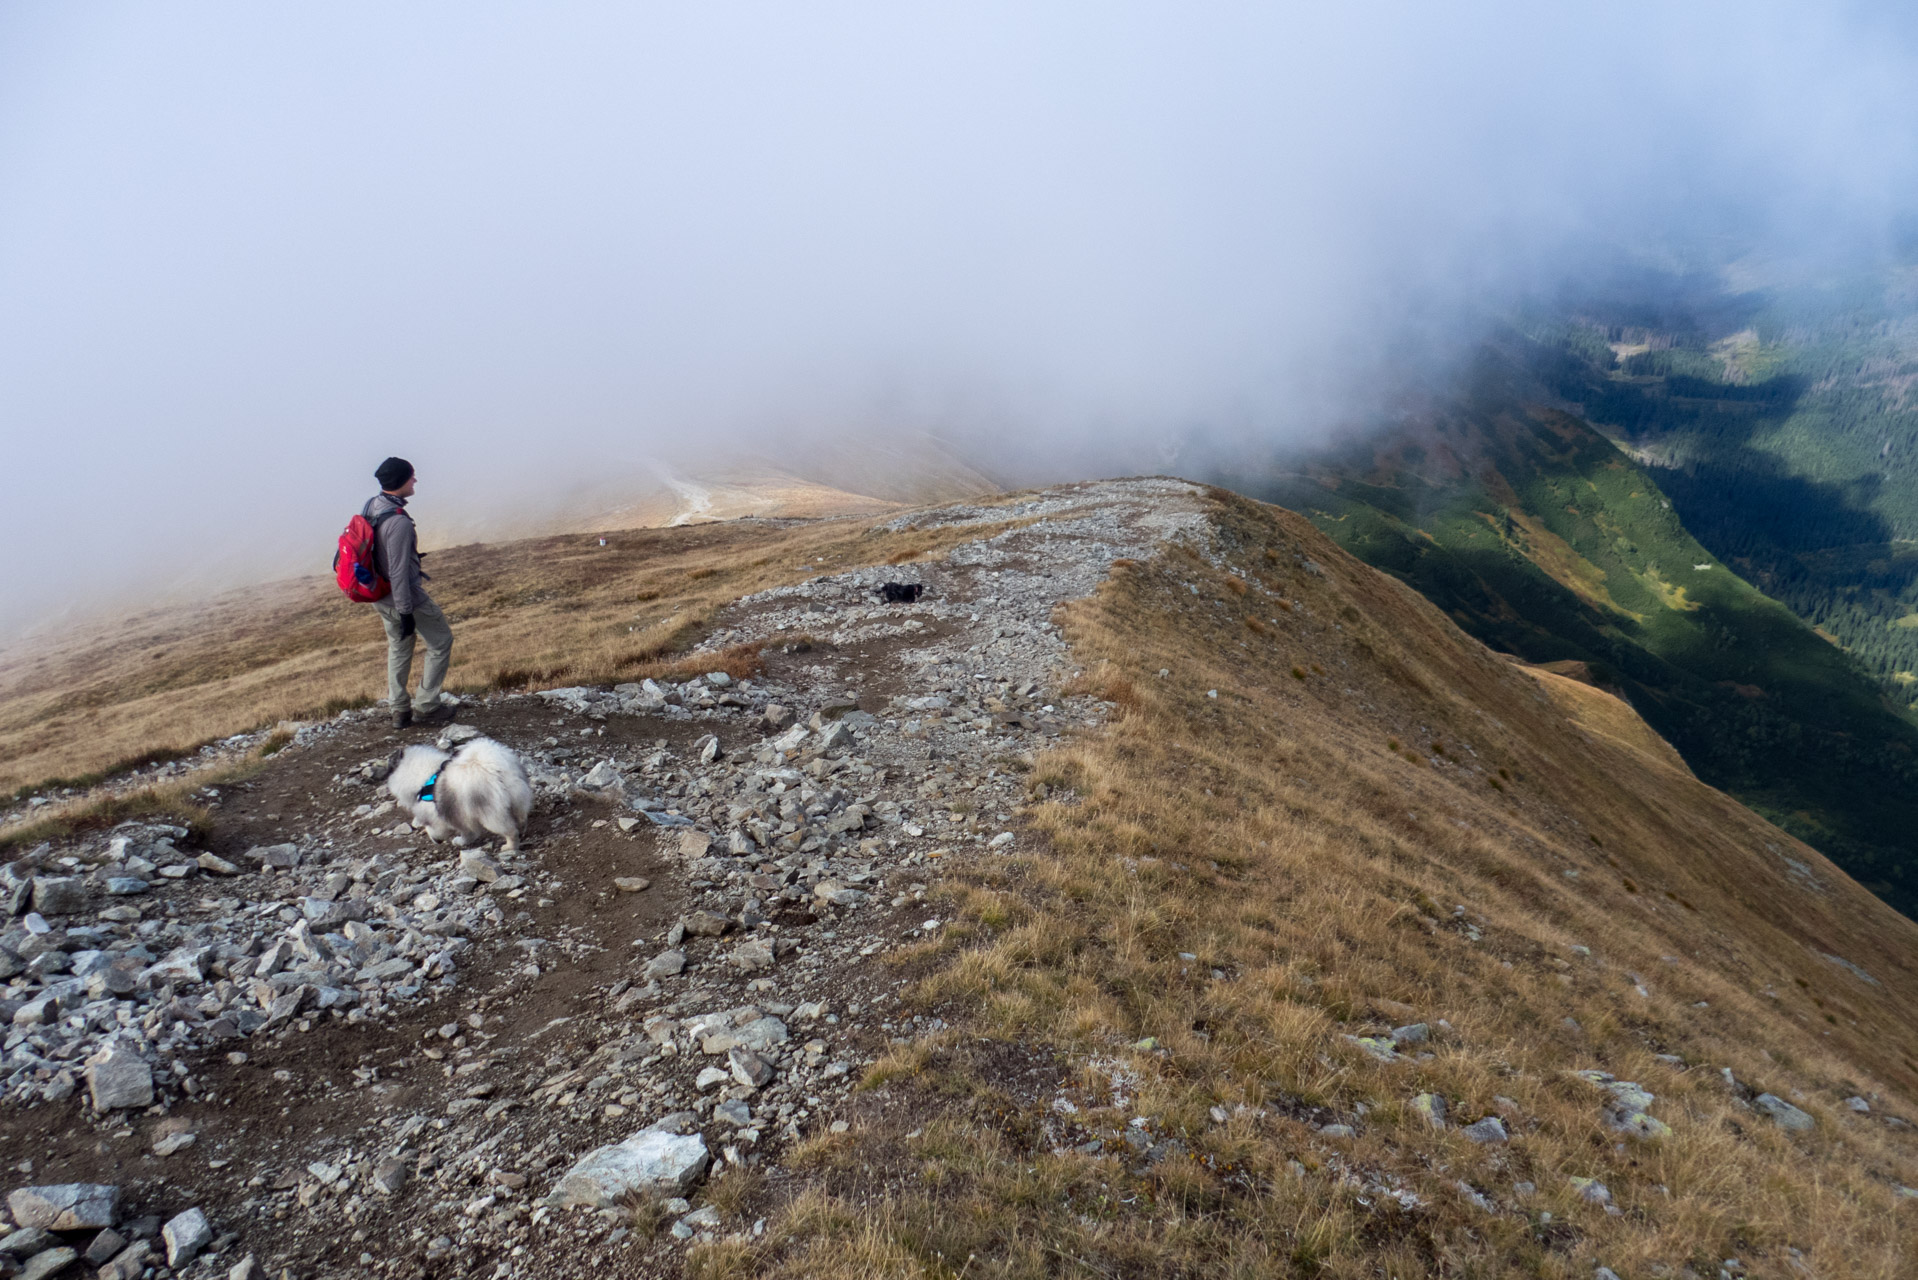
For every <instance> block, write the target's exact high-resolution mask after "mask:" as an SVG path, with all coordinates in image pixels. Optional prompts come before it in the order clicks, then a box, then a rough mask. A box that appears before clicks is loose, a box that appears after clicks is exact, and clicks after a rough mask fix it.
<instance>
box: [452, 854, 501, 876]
mask: <svg viewBox="0 0 1918 1280" xmlns="http://www.w3.org/2000/svg"><path fill="white" fill-rule="evenodd" d="M460 870H461V871H463V872H465V873H466V874H467V875H469V876H471V877H473V879H475V880H477V881H479V882H480V883H481V884H492V883H493V882H494V881H495V880H497V879H499V877H500V869H499V863H497V862H495V861H493V860H492V859H491V858H489V857H487V856H486V855H485V854H483V853H481V852H480V851H479V850H478V849H462V850H460Z"/></svg>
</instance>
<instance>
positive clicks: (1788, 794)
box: [1244, 354, 1918, 912]
mask: <svg viewBox="0 0 1918 1280" xmlns="http://www.w3.org/2000/svg"><path fill="white" fill-rule="evenodd" d="M1486 360H1487V363H1488V365H1494V364H1495V357H1494V356H1493V355H1489V354H1488V355H1487V357H1486ZM1514 377H1515V375H1509V374H1508V373H1507V372H1506V371H1503V370H1500V369H1498V368H1496V367H1492V368H1490V369H1489V371H1487V372H1486V373H1485V375H1484V377H1483V378H1482V379H1481V383H1480V385H1479V386H1478V387H1477V389H1476V390H1475V392H1474V393H1473V395H1472V396H1471V397H1469V398H1467V399H1465V400H1462V401H1461V402H1460V403H1459V404H1458V405H1455V406H1451V407H1449V408H1447V409H1445V410H1443V411H1435V412H1434V413H1432V414H1431V415H1429V416H1426V417H1424V418H1421V419H1419V420H1417V421H1414V422H1408V423H1406V424H1403V425H1402V426H1401V427H1400V428H1398V429H1396V430H1395V431H1393V432H1389V433H1386V434H1385V435H1383V436H1380V437H1376V438H1373V439H1370V440H1367V441H1365V442H1363V443H1362V444H1355V445H1354V446H1353V447H1352V448H1350V449H1349V450H1346V451H1344V452H1342V453H1336V454H1327V455H1325V456H1323V457H1321V458H1319V459H1317V460H1316V461H1314V462H1312V463H1311V464H1309V465H1307V466H1304V467H1301V468H1299V469H1296V470H1293V471H1291V472H1289V473H1278V472H1275V473H1273V474H1271V475H1268V476H1263V477H1257V478H1254V479H1252V480H1250V481H1249V482H1248V483H1247V484H1246V485H1245V486H1244V487H1245V489H1246V490H1247V491H1249V492H1255V493H1256V494H1257V495H1258V496H1261V497H1266V498H1271V499H1273V500H1275V501H1279V502H1282V503H1284V504H1285V505H1287V506H1290V507H1292V508H1294V509H1296V510H1298V511H1300V512H1302V513H1304V514H1307V515H1310V516H1312V517H1313V518H1314V520H1316V521H1317V522H1318V523H1319V525H1320V527H1321V528H1323V529H1324V530H1325V531H1326V532H1327V533H1329V534H1330V535H1331V536H1332V537H1333V538H1334V539H1336V540H1337V541H1338V543H1339V544H1340V545H1341V546H1343V547H1344V548H1346V549H1347V550H1348V551H1351V552H1353V553H1354V554H1356V555H1358V556H1360V557H1361V558H1363V559H1364V560H1365V561H1366V562H1367V563H1369V564H1372V565H1374V566H1376V567H1378V568H1381V569H1385V570H1386V571H1388V572H1390V573H1393V574H1395V575H1397V576H1399V577H1401V578H1403V579H1404V580H1405V581H1407V582H1409V583H1411V584H1412V585H1414V586H1416V587H1417V588H1418V589H1419V590H1420V591H1421V592H1422V593H1424V594H1425V595H1426V596H1427V597H1428V598H1429V599H1431V600H1432V601H1433V602H1435V603H1436V604H1437V605H1438V606H1439V607H1440V608H1441V609H1443V610H1445V611H1446V612H1447V613H1448V614H1449V615H1451V617H1452V618H1453V619H1454V620H1456V621H1457V622H1458V623H1459V625H1460V626H1462V627H1464V628H1465V629H1466V630H1468V631H1470V632H1471V633H1472V634H1473V635H1475V636H1477V637H1478V638H1479V639H1481V640H1483V641H1485V642H1486V643H1487V644H1490V645H1493V646H1494V647H1496V648H1499V649H1502V650H1505V651H1507V652H1511V653H1516V654H1519V655H1520V656H1522V657H1524V658H1526V659H1527V660H1529V661H1532V662H1541V663H1542V662H1551V661H1554V660H1574V661H1580V662H1584V663H1587V664H1590V665H1591V667H1592V668H1593V670H1594V673H1595V674H1599V675H1601V676H1602V678H1603V680H1604V681H1605V682H1607V683H1610V684H1613V685H1614V686H1615V687H1617V688H1619V689H1620V690H1622V691H1624V692H1625V694H1626V695H1627V696H1628V697H1629V698H1630V700H1631V702H1632V704H1633V706H1634V707H1636V708H1637V709H1638V710H1639V711H1640V712H1641V713H1642V714H1643V715H1644V717H1645V718H1646V720H1648V721H1649V722H1650V723H1651V724H1652V726H1653V727H1654V728H1655V729H1656V730H1657V731H1658V732H1659V733H1660V734H1661V735H1663V736H1664V737H1665V738H1667V739H1668V740H1669V741H1670V742H1671V743H1672V745H1673V746H1675V747H1676V748H1678V750H1679V752H1680V753H1681V754H1683V755H1684V757H1685V759H1686V760H1687V761H1688V762H1689V763H1690V764H1691V766H1692V768H1693V769H1695V770H1696V771H1697V772H1698V774H1699V776H1700V777H1702V778H1704V779H1705V780H1706V781H1708V782H1710V783H1711V784H1712V785H1714V786H1718V787H1723V788H1724V789H1725V790H1727V791H1729V792H1731V793H1732V794H1734V795H1736V796H1737V797H1738V798H1739V799H1740V800H1741V801H1743V802H1744V803H1746V804H1748V805H1750V806H1752V807H1753V808H1755V809H1757V810H1759V811H1760V812H1761V813H1763V814H1765V816H1766V817H1768V818H1770V819H1772V820H1773V821H1774V822H1777V823H1778V824H1780V825H1781V826H1783V827H1785V828H1786V829H1788V830H1790V831H1791V832H1792V833H1793V834H1794V835H1797V836H1800V837H1802V838H1803V839H1806V840H1808V841H1810V842H1811V843H1812V844H1814V845H1817V846H1818V847H1819V848H1820V849H1821V850H1823V851H1824V852H1825V853H1827V854H1829V855H1830V856H1831V857H1832V858H1833V859H1834V860H1836V861H1837V862H1838V863H1839V864H1840V865H1842V866H1844V867H1845V868H1846V870H1847V871H1849V872H1850V873H1851V874H1852V875H1853V876H1854V877H1856V878H1857V879H1858V880H1859V881H1861V882H1862V883H1864V884H1866V885H1868V886H1869V887H1871V889H1872V890H1873V891H1874V892H1876V893H1878V894H1880V895H1881V896H1883V897H1884V898H1885V899H1886V900H1887V901H1890V902H1891V903H1893V904H1894V905H1896V906H1898V907H1899V908H1901V909H1902V910H1905V911H1907V912H1914V911H1918V838H1914V834H1913V833H1914V831H1918V724H1914V723H1913V722H1912V720H1911V719H1910V718H1909V717H1908V716H1907V715H1905V714H1904V713H1903V712H1902V710H1901V709H1900V708H1899V707H1896V706H1894V705H1892V704H1891V702H1890V701H1888V700H1887V698H1886V696H1885V694H1884V691H1883V689H1882V688H1881V687H1880V686H1879V684H1878V683H1877V681H1876V680H1874V679H1873V678H1872V677H1871V675H1870V674H1869V673H1868V672H1867V671H1865V670H1864V669H1863V668H1862V667H1861V666H1859V664H1858V663H1857V662H1856V661H1854V660H1853V659H1852V658H1851V657H1850V656H1849V655H1848V654H1846V653H1845V652H1844V651H1843V650H1841V649H1839V648H1838V647H1837V646H1835V645H1833V644H1830V643H1828V642H1827V641H1826V640H1824V639H1822V638H1820V636H1819V635H1818V634H1817V633H1816V632H1814V631H1813V630H1812V629H1811V627H1809V626H1808V625H1806V624H1805V623H1804V622H1802V621H1801V620H1799V619H1798V618H1797V617H1796V616H1795V615H1793V614H1792V613H1791V611H1790V610H1789V609H1787V608H1786V607H1785V606H1784V605H1782V604H1780V603H1778V602H1777V601H1775V600H1772V599H1770V598H1769V597H1767V596H1765V595H1763V594H1762V593H1760V592H1759V591H1758V590H1756V589H1755V588H1753V587H1752V586H1751V585H1750V584H1749V583H1747V582H1745V581H1744V580H1743V579H1741V578H1739V577H1738V576H1737V575H1736V574H1735V573H1734V572H1733V571H1732V570H1731V569H1729V568H1728V567H1727V566H1726V565H1725V564H1724V563H1723V562H1721V561H1720V560H1718V559H1717V558H1716V557H1715V556H1713V555H1712V554H1711V553H1710V552H1708V551H1706V550H1705V548H1704V547H1702V546H1700V545H1699V544H1698V542H1697V541H1695V540H1694V539H1693V538H1692V536H1691V534H1690V533H1689V532H1688V531H1687V530H1686V528H1685V526H1684V525H1683V524H1682V523H1681V522H1680V520H1679V517H1678V515H1677V513H1676V512H1674V510H1673V509H1672V504H1671V503H1670V502H1669V501H1667V500H1666V497H1665V495H1664V494H1663V493H1661V492H1660V490H1659V488H1658V485H1657V484H1656V483H1655V482H1654V481H1653V479H1652V477H1651V476H1650V475H1649V474H1648V473H1647V471H1646V470H1645V469H1644V468H1643V467H1641V466H1639V465H1638V464H1637V463H1635V462H1634V461H1633V460H1632V459H1630V458H1629V457H1627V456H1626V455H1625V454H1623V453H1621V452H1620V451H1619V450H1618V449H1617V448H1616V447H1615V446H1613V444H1612V443H1611V442H1610V441H1609V440H1607V439H1606V438H1605V437H1603V436H1602V435H1600V434H1599V433H1598V432H1597V431H1596V430H1594V429H1593V428H1592V427H1591V426H1590V425H1589V424H1587V423H1585V422H1582V421H1580V420H1579V419H1577V418H1574V417H1572V416H1570V415H1568V414H1565V413H1561V412H1557V411H1555V410H1551V409H1547V408H1541V407H1538V406H1536V405H1526V404H1523V403H1521V402H1520V401H1519V399H1518V398H1517V397H1518V392H1517V391H1515V390H1513V386H1514V381H1513V379H1514Z"/></svg>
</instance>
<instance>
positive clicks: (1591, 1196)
mask: <svg viewBox="0 0 1918 1280" xmlns="http://www.w3.org/2000/svg"><path fill="white" fill-rule="evenodd" d="M1571 1183H1572V1190H1573V1191H1575V1192H1577V1193H1578V1198H1579V1199H1580V1200H1583V1201H1585V1202H1586V1203H1588V1204H1610V1203H1611V1202H1612V1192H1611V1188H1609V1187H1607V1186H1606V1185H1605V1184H1604V1183H1602V1182H1600V1181H1599V1180H1598V1179H1597V1178H1573V1179H1571Z"/></svg>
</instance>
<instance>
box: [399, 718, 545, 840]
mask: <svg viewBox="0 0 1918 1280" xmlns="http://www.w3.org/2000/svg"><path fill="white" fill-rule="evenodd" d="M429 784H430V785H429ZM386 789H387V790H388V791H389V792H391V793H392V795H393V798H394V799H395V800H397V801H399V802H400V804H401V805H402V806H403V807H404V808H406V809H407V810H408V811H409V812H411V813H412V815H413V825H414V826H416V827H420V828H422V829H423V830H424V831H425V832H426V834H427V835H429V836H431V837H432V838H433V839H434V840H435V841H441V840H446V839H450V838H451V837H453V836H455V835H460V836H465V837H466V838H467V839H468V840H478V839H481V838H483V837H484V836H485V835H487V834H489V833H490V834H492V835H496V836H498V837H499V838H500V839H501V840H504V841H505V842H506V844H505V847H506V848H507V849H509V850H511V849H517V848H519V829H520V828H521V827H523V826H525V825H526V815H527V813H528V812H530V811H531V809H532V807H533V788H532V786H531V785H530V784H528V783H527V781H526V770H525V768H524V767H523V766H522V765H521V764H520V762H519V756H518V755H517V754H516V753H515V752H514V751H513V749H512V748H511V747H508V746H506V745H504V744H503V743H498V742H495V741H493V740H492V739H491V738H475V739H473V740H472V741H471V742H469V743H467V744H466V745H465V746H463V747H461V748H460V749H459V750H458V751H455V752H454V753H453V754H451V755H448V754H447V753H446V752H444V751H441V750H440V749H439V748H437V747H427V746H414V747H408V748H407V749H406V750H405V751H403V752H401V753H400V756H399V759H397V760H396V761H394V763H393V771H392V772H391V773H389V774H388V775H387V778H386ZM422 792H424V793H425V794H422Z"/></svg>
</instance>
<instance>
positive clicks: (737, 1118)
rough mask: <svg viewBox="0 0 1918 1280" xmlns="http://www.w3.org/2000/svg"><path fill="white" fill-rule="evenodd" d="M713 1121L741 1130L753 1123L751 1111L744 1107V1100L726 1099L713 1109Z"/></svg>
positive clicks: (749, 1108)
mask: <svg viewBox="0 0 1918 1280" xmlns="http://www.w3.org/2000/svg"><path fill="white" fill-rule="evenodd" d="M713 1119H715V1120H717V1121H719V1122H720V1123H721V1124H729V1125H731V1126H732V1127H733V1128H735V1129H743V1128H745V1127H746V1126H747V1125H749V1124H751V1123H752V1122H753V1109H752V1108H751V1107H749V1106H747V1105H746V1100H745V1099H744V1098H728V1099H727V1100H726V1101H724V1102H722V1103H720V1104H719V1105H718V1106H716V1107H714V1108H713Z"/></svg>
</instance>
